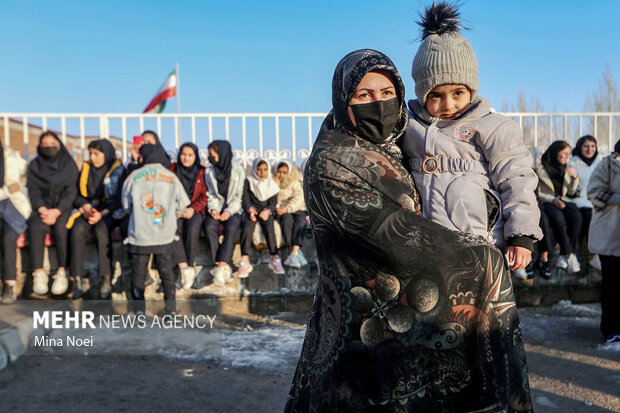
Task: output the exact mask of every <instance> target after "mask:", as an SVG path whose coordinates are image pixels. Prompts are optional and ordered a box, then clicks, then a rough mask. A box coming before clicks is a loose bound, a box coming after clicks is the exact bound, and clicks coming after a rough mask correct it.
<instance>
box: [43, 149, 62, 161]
mask: <svg viewBox="0 0 620 413" xmlns="http://www.w3.org/2000/svg"><path fill="white" fill-rule="evenodd" d="M39 152H40V153H41V155H42V156H43V157H45V158H48V159H51V158H55V157H56V155H58V153H59V152H60V148H57V147H56V146H41V147H40V148H39Z"/></svg>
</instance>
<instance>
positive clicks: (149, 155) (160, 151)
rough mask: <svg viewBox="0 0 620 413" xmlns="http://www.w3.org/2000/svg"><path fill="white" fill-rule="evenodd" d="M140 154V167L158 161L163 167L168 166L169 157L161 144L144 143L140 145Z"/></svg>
mask: <svg viewBox="0 0 620 413" xmlns="http://www.w3.org/2000/svg"><path fill="white" fill-rule="evenodd" d="M140 156H142V163H140V166H141V167H142V166H144V165H146V164H149V163H158V164H161V165H163V167H164V168H168V167H169V166H170V157H169V156H168V154H167V153H166V151H165V150H164V147H163V146H161V145H154V144H152V143H146V144H144V145H142V146H140Z"/></svg>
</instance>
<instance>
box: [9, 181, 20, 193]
mask: <svg viewBox="0 0 620 413" xmlns="http://www.w3.org/2000/svg"><path fill="white" fill-rule="evenodd" d="M17 191H19V184H18V183H17V182H13V183H12V184H9V192H10V193H12V194H14V193H15V192H17Z"/></svg>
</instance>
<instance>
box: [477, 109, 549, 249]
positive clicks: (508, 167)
mask: <svg viewBox="0 0 620 413" xmlns="http://www.w3.org/2000/svg"><path fill="white" fill-rule="evenodd" d="M479 144H480V146H481V149H482V151H483V153H484V156H485V158H486V160H487V162H488V165H489V177H490V178H491V181H492V183H493V185H494V186H495V189H496V190H497V191H498V192H499V193H500V199H501V203H502V214H503V216H504V221H505V223H504V238H505V239H506V240H508V241H509V244H510V245H514V244H512V243H511V242H510V241H511V239H514V238H517V237H519V238H523V237H529V238H533V239H537V240H539V239H541V238H542V231H541V229H540V227H539V220H540V210H539V209H538V204H537V202H536V194H535V191H536V187H537V185H538V176H537V175H536V173H535V172H534V169H533V168H532V165H533V158H532V155H531V154H530V152H529V150H528V149H527V147H526V146H525V144H524V143H523V138H522V135H521V129H520V128H519V125H518V124H517V123H516V122H514V121H513V120H511V119H506V120H504V121H503V122H501V123H500V124H499V126H498V127H497V128H496V129H495V130H494V131H492V132H491V133H489V135H488V136H487V137H486V138H485V139H484V138H482V137H481V139H480V141H479ZM529 244H531V242H530V243H529ZM530 249H531V248H530Z"/></svg>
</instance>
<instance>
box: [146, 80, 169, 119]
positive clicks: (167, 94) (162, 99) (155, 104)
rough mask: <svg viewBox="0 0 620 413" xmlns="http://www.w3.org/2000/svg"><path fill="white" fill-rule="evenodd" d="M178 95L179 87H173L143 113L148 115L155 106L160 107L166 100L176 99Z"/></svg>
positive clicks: (158, 96)
mask: <svg viewBox="0 0 620 413" xmlns="http://www.w3.org/2000/svg"><path fill="white" fill-rule="evenodd" d="M176 94H177V87H176V86H174V87H171V88H170V89H166V90H164V91H163V92H161V93H160V94H158V95H157V96H155V97H154V98H153V100H151V103H149V105H148V106H147V107H146V109H144V110H143V111H142V113H146V112H148V111H150V110H152V109H153V108H154V107H155V106H157V105H159V104H160V103H161V102H162V101H164V100H166V99H170V98H173V97H175V96H176Z"/></svg>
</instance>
